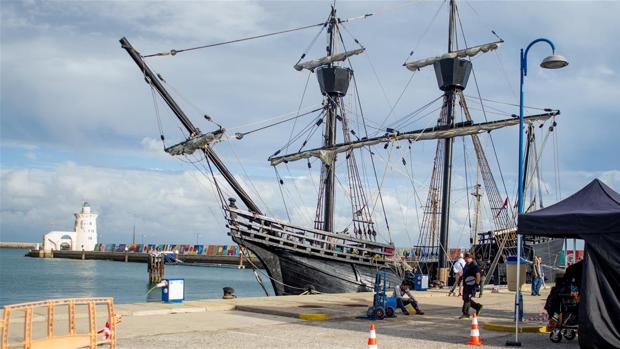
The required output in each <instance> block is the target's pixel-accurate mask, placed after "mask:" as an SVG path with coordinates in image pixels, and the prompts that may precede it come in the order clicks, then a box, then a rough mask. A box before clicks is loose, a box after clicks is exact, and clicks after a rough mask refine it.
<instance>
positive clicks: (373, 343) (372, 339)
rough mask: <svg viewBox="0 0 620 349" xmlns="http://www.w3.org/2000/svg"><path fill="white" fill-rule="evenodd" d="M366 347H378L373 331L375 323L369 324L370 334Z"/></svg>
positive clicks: (370, 348) (375, 348)
mask: <svg viewBox="0 0 620 349" xmlns="http://www.w3.org/2000/svg"><path fill="white" fill-rule="evenodd" d="M368 349H379V347H378V346H377V333H376V332H375V324H370V335H369V336H368Z"/></svg>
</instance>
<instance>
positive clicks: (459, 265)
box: [448, 253, 465, 297]
mask: <svg viewBox="0 0 620 349" xmlns="http://www.w3.org/2000/svg"><path fill="white" fill-rule="evenodd" d="M464 266H465V260H464V259H463V254H462V253H461V254H460V255H459V258H458V259H457V260H456V262H454V265H452V271H453V272H454V278H455V280H454V284H453V285H452V288H451V289H450V292H448V296H452V295H453V294H454V291H455V290H456V288H457V287H458V288H459V295H458V297H461V296H462V295H463V267H464Z"/></svg>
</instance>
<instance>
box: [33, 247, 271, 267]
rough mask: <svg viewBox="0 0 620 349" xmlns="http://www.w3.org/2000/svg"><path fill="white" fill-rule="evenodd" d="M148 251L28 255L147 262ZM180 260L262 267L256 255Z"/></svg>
mask: <svg viewBox="0 0 620 349" xmlns="http://www.w3.org/2000/svg"><path fill="white" fill-rule="evenodd" d="M148 255H149V254H148V253H146V252H130V251H126V252H118V251H51V252H46V251H42V250H29V251H28V252H27V253H26V256H28V257H40V258H66V259H84V260H87V259H88V260H110V261H118V262H136V263H146V262H147V261H148ZM176 259H177V260H178V261H179V262H182V263H187V264H197V263H202V264H216V265H217V264H222V265H242V266H244V267H248V268H249V267H251V265H252V264H254V265H255V266H256V267H258V268H262V264H261V262H260V261H259V260H258V258H257V257H256V256H250V257H249V261H248V257H245V256H244V257H243V258H241V256H240V255H239V254H237V255H204V254H202V255H199V254H189V253H188V254H184V253H179V254H177V255H176Z"/></svg>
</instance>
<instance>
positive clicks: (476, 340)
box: [467, 313, 482, 346]
mask: <svg viewBox="0 0 620 349" xmlns="http://www.w3.org/2000/svg"><path fill="white" fill-rule="evenodd" d="M467 345H474V346H482V339H480V331H478V317H477V316H476V313H474V317H473V318H472V319H471V331H470V332H469V342H467Z"/></svg>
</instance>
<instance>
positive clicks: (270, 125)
mask: <svg viewBox="0 0 620 349" xmlns="http://www.w3.org/2000/svg"><path fill="white" fill-rule="evenodd" d="M319 110H323V107H321V108H316V109H313V110H311V111H309V112H306V113H303V114H299V115H296V116H293V117H290V118H287V119H284V120H280V121H277V122H274V123H271V124H268V125H265V126H262V127H259V128H257V129H254V130H250V131H246V132H237V133H235V137H236V138H237V139H242V138H243V137H245V136H247V135H249V134H252V133H254V132H258V131H262V130H265V129H268V128H270V127H273V126H277V125H280V124H283V123H285V122H288V121H291V120H297V119H298V118H300V117H302V116H306V115H309V114H312V113H315V112H317V111H319Z"/></svg>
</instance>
